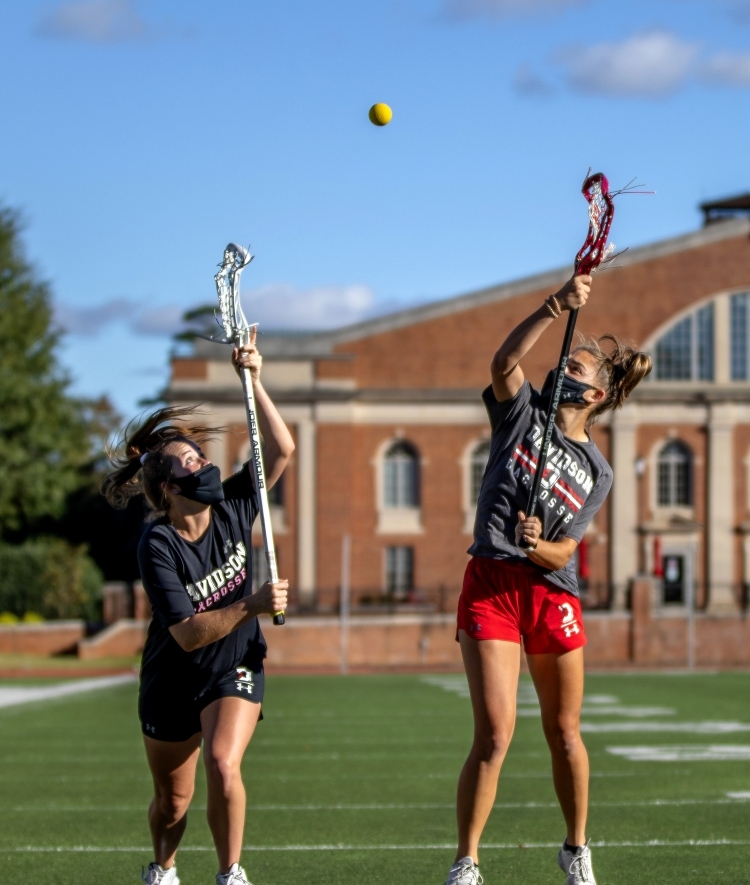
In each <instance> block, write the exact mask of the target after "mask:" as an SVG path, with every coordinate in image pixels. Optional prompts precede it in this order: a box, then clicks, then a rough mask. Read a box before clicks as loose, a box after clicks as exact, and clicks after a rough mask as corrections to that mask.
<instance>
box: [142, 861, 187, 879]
mask: <svg viewBox="0 0 750 885" xmlns="http://www.w3.org/2000/svg"><path fill="white" fill-rule="evenodd" d="M141 881H142V882H145V883H146V885H180V880H179V879H178V878H177V866H171V867H170V868H169V869H168V870H165V869H164V867H160V866H159V864H158V863H156V861H154V863H150V864H149V865H148V869H147V870H141Z"/></svg>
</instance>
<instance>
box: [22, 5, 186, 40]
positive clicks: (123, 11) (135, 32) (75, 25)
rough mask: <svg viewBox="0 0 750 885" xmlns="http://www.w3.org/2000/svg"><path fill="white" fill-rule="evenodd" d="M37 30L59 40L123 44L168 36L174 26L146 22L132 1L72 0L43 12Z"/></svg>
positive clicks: (43, 34)
mask: <svg viewBox="0 0 750 885" xmlns="http://www.w3.org/2000/svg"><path fill="white" fill-rule="evenodd" d="M36 32H37V34H41V35H42V36H44V37H55V38H57V39H62V40H82V41H84V42H86V43H123V42H128V41H134V40H148V39H155V38H158V37H164V36H168V35H169V34H170V33H173V32H174V29H173V28H172V27H171V26H169V25H160V26H155V25H152V24H150V23H149V22H147V21H146V19H144V18H143V16H142V15H141V14H140V13H139V11H138V9H137V8H136V4H135V0H71V2H68V3H62V4H60V5H59V6H56V7H55V8H54V9H47V10H46V11H44V12H42V13H41V15H40V16H39V19H38V21H37V25H36Z"/></svg>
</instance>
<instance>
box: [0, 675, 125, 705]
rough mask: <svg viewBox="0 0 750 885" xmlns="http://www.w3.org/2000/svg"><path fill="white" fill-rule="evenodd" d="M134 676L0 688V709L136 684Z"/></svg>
mask: <svg viewBox="0 0 750 885" xmlns="http://www.w3.org/2000/svg"><path fill="white" fill-rule="evenodd" d="M137 681H138V677H137V676H136V675H135V674H131V673H126V674H123V675H122V676H101V677H98V678H96V679H74V680H72V681H71V682H64V683H62V684H61V685H43V686H26V687H18V686H0V707H14V706H16V705H17V704H28V703H31V702H32V701H48V700H54V699H55V698H64V697H67V696H68V695H72V694H80V693H81V692H86V691H95V690H96V689H98V688H111V687H113V686H115V685H126V684H128V683H131V682H137Z"/></svg>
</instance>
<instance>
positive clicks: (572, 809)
mask: <svg viewBox="0 0 750 885" xmlns="http://www.w3.org/2000/svg"><path fill="white" fill-rule="evenodd" d="M527 660H528V662H529V671H530V672H531V678H532V679H533V680H534V686H535V687H536V693H537V695H539V703H540V705H541V708H542V727H543V728H544V736H545V737H546V738H547V743H548V744H549V748H550V752H551V753H552V777H553V779H554V782H555V792H556V793H557V798H558V801H559V802H560V808H561V809H562V813H563V816H564V817H565V823H566V825H567V828H568V834H567V841H568V844H569V845H584V844H585V843H586V815H587V813H588V801H589V757H588V754H587V753H586V747H585V746H584V745H583V741H582V740H581V731H580V719H581V704H582V703H583V649H582V648H577V649H575V650H574V651H569V652H566V654H560V655H558V654H547V655H528V656H527Z"/></svg>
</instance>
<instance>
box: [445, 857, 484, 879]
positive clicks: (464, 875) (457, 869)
mask: <svg viewBox="0 0 750 885" xmlns="http://www.w3.org/2000/svg"><path fill="white" fill-rule="evenodd" d="M482 882H484V879H483V878H482V877H481V876H480V875H479V867H478V866H477V865H476V864H475V863H474V861H473V860H472V859H471V858H470V857H469V856H468V855H467V856H466V857H462V858H461V860H457V861H456V862H455V863H454V864H453V866H452V867H451V871H450V873H448V878H447V879H446V880H445V885H482Z"/></svg>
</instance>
